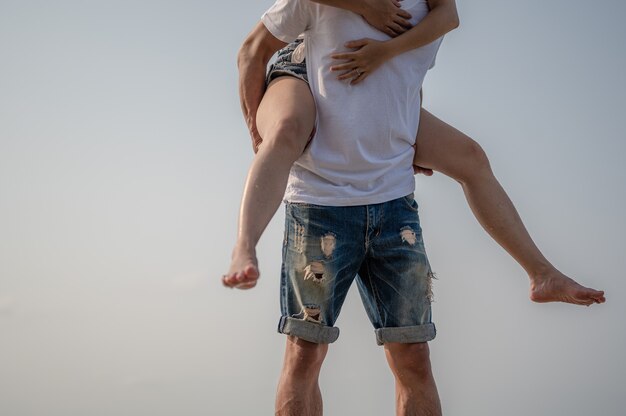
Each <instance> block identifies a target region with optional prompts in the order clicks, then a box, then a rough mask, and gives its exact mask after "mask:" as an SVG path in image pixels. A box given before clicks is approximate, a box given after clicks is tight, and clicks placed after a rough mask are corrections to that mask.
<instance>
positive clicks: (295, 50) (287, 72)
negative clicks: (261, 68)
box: [265, 38, 309, 84]
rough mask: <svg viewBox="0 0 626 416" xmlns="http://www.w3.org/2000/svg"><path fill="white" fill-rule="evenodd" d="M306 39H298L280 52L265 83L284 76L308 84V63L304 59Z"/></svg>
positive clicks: (269, 70)
mask: <svg viewBox="0 0 626 416" xmlns="http://www.w3.org/2000/svg"><path fill="white" fill-rule="evenodd" d="M304 55H305V51H304V39H302V38H298V39H296V40H295V41H293V42H291V43H290V44H289V45H287V46H285V47H284V48H283V49H281V50H279V51H278V56H277V58H276V61H274V63H273V64H272V65H270V67H269V69H268V71H267V77H266V79H265V83H266V84H269V83H270V82H272V81H273V80H274V79H276V78H278V77H282V76H292V77H296V78H299V79H301V80H302V81H304V82H306V83H308V82H309V81H308V78H307V75H306V61H305V58H304Z"/></svg>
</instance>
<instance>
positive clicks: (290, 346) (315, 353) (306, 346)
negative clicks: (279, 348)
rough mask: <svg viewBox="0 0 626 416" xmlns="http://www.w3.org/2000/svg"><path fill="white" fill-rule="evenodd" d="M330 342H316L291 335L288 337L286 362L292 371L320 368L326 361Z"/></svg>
mask: <svg viewBox="0 0 626 416" xmlns="http://www.w3.org/2000/svg"><path fill="white" fill-rule="evenodd" d="M327 352H328V344H315V343H313V342H308V341H305V340H303V339H300V338H297V337H294V336H289V337H288V338H287V351H286V354H285V360H286V362H285V364H287V365H288V366H289V367H290V369H291V370H292V371H303V372H307V371H311V370H315V369H319V368H320V367H321V366H322V363H323V362H324V358H325V357H326V353H327Z"/></svg>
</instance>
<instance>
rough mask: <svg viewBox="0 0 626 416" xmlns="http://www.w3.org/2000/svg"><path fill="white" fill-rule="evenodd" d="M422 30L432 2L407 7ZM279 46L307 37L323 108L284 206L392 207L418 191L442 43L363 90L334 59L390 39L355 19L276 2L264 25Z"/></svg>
mask: <svg viewBox="0 0 626 416" xmlns="http://www.w3.org/2000/svg"><path fill="white" fill-rule="evenodd" d="M402 7H403V8H404V9H406V10H407V11H408V12H409V13H411V15H412V16H413V18H412V19H411V23H412V24H416V23H417V22H419V21H420V20H421V19H423V18H424V17H425V16H426V14H427V13H428V5H427V3H426V1H425V0H404V1H403V2H402ZM261 19H262V22H263V24H264V25H265V27H267V29H268V30H269V31H270V32H271V33H272V34H273V35H274V36H275V37H276V38H278V39H280V40H282V41H284V42H291V41H293V40H294V39H296V38H297V37H298V36H299V35H300V34H301V33H304V39H305V43H306V62H307V75H308V79H309V84H310V87H311V91H312V93H313V97H314V99H315V104H316V106H317V132H316V134H315V136H314V137H313V140H312V141H311V143H310V144H309V146H308V148H307V149H306V151H305V152H304V153H303V155H302V156H301V157H300V158H299V159H298V161H297V162H296V163H295V164H294V166H293V168H292V169H291V173H290V175H289V182H288V184H287V191H286V192H285V200H286V201H289V202H302V203H311V204H317V205H329V206H349V205H366V204H375V203H380V202H385V201H390V200H392V199H395V198H399V197H401V196H404V195H408V194H410V193H411V192H413V190H414V189H415V180H414V177H413V167H412V161H413V153H414V151H413V147H412V145H413V144H414V143H415V136H416V134H417V127H418V124H419V110H420V96H419V92H420V89H421V86H422V82H423V80H424V76H425V75H426V72H427V71H428V69H429V68H430V66H431V65H432V64H433V62H434V59H435V56H436V54H437V50H438V49H439V45H440V43H441V39H439V40H437V41H435V42H433V43H431V44H429V45H426V46H423V47H421V48H418V49H414V50H412V51H410V52H407V53H404V54H402V55H399V56H397V57H395V58H393V59H391V60H389V61H387V62H385V63H384V64H383V65H382V66H380V67H379V68H378V69H377V70H376V71H374V72H373V73H372V74H370V76H369V77H368V78H367V79H365V80H364V81H363V82H361V83H360V84H357V85H354V86H351V85H349V84H348V83H346V82H342V81H339V80H337V75H338V73H336V72H332V73H331V72H330V66H331V65H332V64H333V63H335V64H336V62H333V60H332V59H331V58H330V55H332V54H334V53H338V52H345V51H347V50H348V49H347V48H345V47H344V44H345V43H346V42H348V41H350V40H356V39H361V38H372V39H376V40H388V39H389V37H388V36H387V35H385V34H384V33H382V32H380V31H378V30H376V29H374V28H373V27H371V26H370V25H369V24H367V23H366V22H365V20H364V19H363V18H362V17H361V16H359V15H357V14H354V13H352V12H349V11H346V10H342V9H338V8H335V7H330V6H324V5H320V4H317V3H314V2H311V1H309V0H277V1H276V3H275V4H274V5H273V6H272V7H271V8H270V9H269V10H268V11H267V12H266V13H265V14H263V17H262V18H261Z"/></svg>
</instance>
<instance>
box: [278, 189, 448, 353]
mask: <svg viewBox="0 0 626 416" xmlns="http://www.w3.org/2000/svg"><path fill="white" fill-rule="evenodd" d="M355 278H356V281H357V286H358V289H359V293H360V295H361V299H362V301H363V304H364V306H365V309H366V311H367V315H368V317H369V319H370V321H371V322H372V324H373V326H374V328H375V334H376V341H377V343H378V344H379V345H382V344H384V343H387V342H400V343H416V342H426V341H430V340H432V339H434V338H435V334H436V331H435V325H434V324H433V323H432V321H431V301H432V279H433V273H432V272H431V269H430V265H429V263H428V258H427V257H426V252H425V250H424V242H423V240H422V229H421V227H420V223H419V216H418V213H417V202H416V201H415V200H414V198H413V195H412V194H411V195H408V196H405V197H402V198H398V199H395V200H392V201H388V202H384V203H381V204H373V205H361V206H348V207H329V206H319V205H311V204H299V203H287V205H286V217H285V239H284V244H283V264H282V271H281V283H280V304H281V314H282V316H281V319H280V321H279V324H278V332H280V333H283V334H286V335H293V336H296V337H298V338H301V339H303V340H306V341H309V342H314V343H318V344H319V343H331V342H334V341H335V340H336V339H337V337H338V336H339V328H337V327H335V326H334V324H335V321H336V320H337V317H338V316H339V312H340V310H341V306H342V304H343V302H344V300H345V298H346V295H347V293H348V289H349V288H350V285H351V284H352V281H353V280H355Z"/></svg>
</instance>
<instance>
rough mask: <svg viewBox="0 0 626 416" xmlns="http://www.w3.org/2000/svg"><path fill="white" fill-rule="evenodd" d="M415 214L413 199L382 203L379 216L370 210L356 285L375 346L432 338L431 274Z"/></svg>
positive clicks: (415, 205)
mask: <svg viewBox="0 0 626 416" xmlns="http://www.w3.org/2000/svg"><path fill="white" fill-rule="evenodd" d="M417 211H418V207H417V202H416V201H415V199H414V198H413V195H407V196H405V197H403V198H398V199H396V200H393V201H389V202H386V203H384V204H381V206H380V212H378V213H376V212H375V211H372V213H373V214H374V215H373V217H374V221H372V222H370V224H372V225H373V227H372V233H371V235H370V239H369V241H368V246H367V252H366V256H365V259H364V262H363V264H362V266H361V268H360V270H359V279H358V280H357V282H358V285H359V292H360V293H361V297H362V299H363V303H364V305H365V307H366V310H367V312H368V316H369V318H370V320H371V321H372V324H373V325H374V328H376V339H377V342H378V343H379V344H384V343H389V342H401V343H418V342H427V341H430V340H432V339H434V337H435V326H434V324H433V323H432V314H431V300H432V279H433V273H432V271H431V268H430V264H429V262H428V257H427V256H426V250H425V247H424V241H423V238H422V228H421V226H420V223H419V216H418V212H417ZM376 220H378V221H376Z"/></svg>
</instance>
